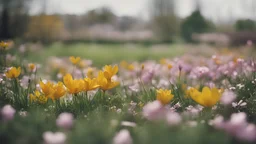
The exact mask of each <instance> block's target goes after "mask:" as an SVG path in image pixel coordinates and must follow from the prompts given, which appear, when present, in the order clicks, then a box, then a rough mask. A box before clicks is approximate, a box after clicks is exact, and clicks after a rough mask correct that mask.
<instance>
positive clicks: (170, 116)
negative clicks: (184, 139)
mask: <svg viewBox="0 0 256 144" xmlns="http://www.w3.org/2000/svg"><path fill="white" fill-rule="evenodd" d="M166 121H167V124H168V125H170V126H175V125H179V124H180V123H181V121H182V118H181V116H180V115H179V114H178V113H176V112H168V113H167V114H166Z"/></svg>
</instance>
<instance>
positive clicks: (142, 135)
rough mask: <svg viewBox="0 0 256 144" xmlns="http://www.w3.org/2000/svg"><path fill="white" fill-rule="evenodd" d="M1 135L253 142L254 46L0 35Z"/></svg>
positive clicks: (51, 143) (46, 143)
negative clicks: (17, 40) (0, 38)
mask: <svg viewBox="0 0 256 144" xmlns="http://www.w3.org/2000/svg"><path fill="white" fill-rule="evenodd" d="M0 51H1V53H0V57H1V59H0V64H1V65H0V112H1V114H0V121H1V123H0V141H1V143H8V144H9V143H10V144H16V143H19V144H23V143H24V144H25V143H26V144H27V143H43V144H79V143H83V144H84V143H88V144H100V143H101V144H102V143H104V144H105V143H106V144H108V143H109V144H144V143H145V144H155V143H178V144H186V143H191V144H205V143H206V144H216V143H220V144H253V143H255V142H256V125H255V124H256V115H255V114H256V61H255V54H256V52H255V51H256V49H255V48H254V47H253V46H242V47H237V48H225V47H220V46H218V47H217V46H209V45H202V44H201V45H191V44H162V45H140V44H84V43H76V44H63V43H54V44H51V45H47V46H44V45H39V44H25V45H18V44H14V43H13V42H1V43H0Z"/></svg>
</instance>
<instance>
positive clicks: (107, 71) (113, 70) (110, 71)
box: [104, 65, 118, 81]
mask: <svg viewBox="0 0 256 144" xmlns="http://www.w3.org/2000/svg"><path fill="white" fill-rule="evenodd" d="M117 72H118V66H117V65H115V66H114V67H112V66H111V65H106V66H105V67H104V76H105V78H106V79H107V80H108V81H110V80H111V78H112V77H113V76H114V75H116V74H117Z"/></svg>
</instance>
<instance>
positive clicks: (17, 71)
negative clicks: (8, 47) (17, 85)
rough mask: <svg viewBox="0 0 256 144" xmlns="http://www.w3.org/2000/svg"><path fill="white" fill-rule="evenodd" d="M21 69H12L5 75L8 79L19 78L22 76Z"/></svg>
mask: <svg viewBox="0 0 256 144" xmlns="http://www.w3.org/2000/svg"><path fill="white" fill-rule="evenodd" d="M20 72H21V69H20V67H18V68H16V67H12V68H11V69H10V70H8V71H7V72H6V73H5V75H6V77H7V78H17V77H18V76H19V75H20Z"/></svg>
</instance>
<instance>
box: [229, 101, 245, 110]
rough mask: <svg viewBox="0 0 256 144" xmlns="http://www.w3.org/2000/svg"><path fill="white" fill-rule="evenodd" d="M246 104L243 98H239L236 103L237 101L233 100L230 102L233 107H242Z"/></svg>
mask: <svg viewBox="0 0 256 144" xmlns="http://www.w3.org/2000/svg"><path fill="white" fill-rule="evenodd" d="M246 105H247V103H246V102H243V100H240V101H239V102H238V103H237V102H233V103H232V106H233V107H234V108H236V107H244V106H246Z"/></svg>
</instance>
